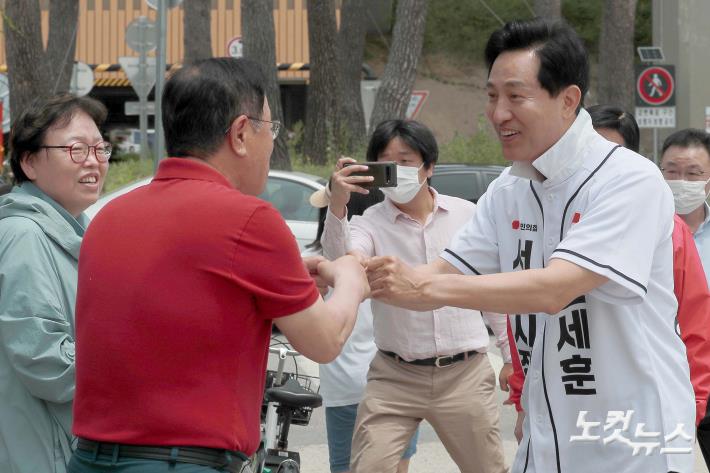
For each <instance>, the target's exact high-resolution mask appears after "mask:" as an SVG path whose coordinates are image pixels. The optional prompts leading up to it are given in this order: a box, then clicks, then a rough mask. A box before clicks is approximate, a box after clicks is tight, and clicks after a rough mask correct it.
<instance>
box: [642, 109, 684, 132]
mask: <svg viewBox="0 0 710 473" xmlns="http://www.w3.org/2000/svg"><path fill="white" fill-rule="evenodd" d="M634 115H635V116H636V123H638V126H639V128H675V126H676V125H675V107H636V111H635V113H634Z"/></svg>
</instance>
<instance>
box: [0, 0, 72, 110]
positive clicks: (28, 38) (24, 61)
mask: <svg viewBox="0 0 710 473" xmlns="http://www.w3.org/2000/svg"><path fill="white" fill-rule="evenodd" d="M39 3H40V2H39V0H29V1H28V0H6V1H5V11H4V16H3V24H4V27H5V54H6V57H7V77H8V82H9V86H10V110H11V111H12V116H13V117H16V116H18V115H20V114H21V113H22V112H23V111H24V110H25V109H26V108H27V106H28V105H29V104H30V103H31V102H32V101H33V100H34V99H36V98H43V97H49V96H50V95H56V94H61V93H65V92H67V91H68V90H69V84H70V82H71V75H72V68H73V67H74V54H75V51H76V31H77V25H78V22H79V3H78V2H77V1H76V0H51V1H50V3H49V35H48V40H47V51H46V52H45V50H44V46H43V44H42V31H41V29H40V27H39V25H41V24H42V22H41V20H40V18H41V15H40V6H39Z"/></svg>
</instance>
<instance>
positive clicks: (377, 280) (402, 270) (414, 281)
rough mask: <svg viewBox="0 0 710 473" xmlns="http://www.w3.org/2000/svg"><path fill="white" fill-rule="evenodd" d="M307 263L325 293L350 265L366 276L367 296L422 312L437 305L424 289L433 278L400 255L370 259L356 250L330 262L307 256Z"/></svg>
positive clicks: (365, 295)
mask: <svg viewBox="0 0 710 473" xmlns="http://www.w3.org/2000/svg"><path fill="white" fill-rule="evenodd" d="M304 263H305V264H306V267H307V268H308V270H309V273H310V274H311V277H313V279H314V280H315V281H316V284H317V285H318V288H319V290H320V291H321V294H324V293H325V292H327V291H328V286H331V287H334V285H335V280H336V279H337V277H338V271H339V270H340V269H342V268H344V267H347V270H348V271H354V272H361V274H362V275H364V277H366V284H365V286H366V287H367V290H366V291H365V293H364V295H363V299H366V298H368V297H371V298H373V299H377V300H379V301H382V302H384V303H387V304H390V305H394V306H397V307H402V308H405V309H410V310H418V311H423V310H431V309H433V308H435V307H436V306H435V305H434V304H432V303H431V301H427V300H425V299H426V298H425V297H424V292H423V291H424V290H425V287H426V284H427V282H428V280H429V278H428V277H427V275H426V274H424V273H423V272H422V271H421V270H418V269H416V268H412V267H411V266H408V265H407V264H405V263H403V262H402V261H401V260H400V259H399V258H397V257H394V256H375V257H371V258H366V257H364V256H362V255H360V254H357V253H353V254H348V255H345V256H342V257H340V258H338V259H337V260H335V261H328V260H326V259H325V258H323V257H311V258H304ZM355 263H357V265H358V266H359V271H358V269H356V268H354V267H353V265H354V264H355Z"/></svg>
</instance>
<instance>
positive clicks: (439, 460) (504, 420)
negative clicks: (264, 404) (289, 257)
mask: <svg viewBox="0 0 710 473" xmlns="http://www.w3.org/2000/svg"><path fill="white" fill-rule="evenodd" d="M489 346H490V347H491V348H490V350H489V352H488V357H489V359H490V360H491V364H492V365H493V368H494V370H495V371H496V373H498V371H500V368H501V367H502V366H503V360H502V359H501V357H500V353H499V352H498V350H497V348H495V343H494V339H493V338H492V337H491V342H490V345H489ZM275 360H276V357H275V355H270V359H269V369H272V366H274V364H275ZM293 370H294V366H293V362H292V361H288V360H287V364H286V365H285V371H291V372H292V371H293ZM298 370H299V373H301V374H306V375H310V376H318V365H317V364H316V363H313V362H312V361H310V360H308V359H306V358H305V357H299V358H298ZM507 397H508V394H507V393H505V392H503V391H501V390H500V389H498V398H499V400H500V403H501V417H500V429H501V435H502V437H503V448H504V450H505V457H506V460H507V463H508V465H510V464H511V463H512V461H513V458H514V456H515V451H516V449H517V447H518V444H517V442H516V440H515V436H514V435H513V428H514V426H515V420H516V418H517V414H516V412H515V408H514V407H513V406H507V405H506V406H503V405H502V404H503V401H504V400H505V399H506V398H507ZM289 450H295V451H298V452H299V453H300V455H301V471H302V473H330V468H329V466H328V444H327V441H326V434H325V414H324V409H323V408H319V409H316V410H314V411H313V414H312V416H311V422H310V424H309V425H308V426H305V427H302V426H293V427H291V433H290V435H289ZM695 458H696V462H695V472H696V473H708V469H707V467H706V466H705V462H704V461H703V457H702V454H701V453H700V450H699V449H698V448H697V445H696V447H695ZM457 471H459V470H458V468H457V467H456V464H455V463H454V462H453V461H452V460H451V458H450V457H449V455H448V453H447V452H446V449H445V448H444V446H443V445H442V444H441V442H440V441H439V438H438V437H437V435H436V432H434V429H433V428H432V427H431V425H429V424H428V423H427V422H426V421H424V422H422V424H421V426H420V429H419V443H418V444H417V454H416V455H414V457H412V460H411V463H410V468H409V472H410V473H455V472H457Z"/></svg>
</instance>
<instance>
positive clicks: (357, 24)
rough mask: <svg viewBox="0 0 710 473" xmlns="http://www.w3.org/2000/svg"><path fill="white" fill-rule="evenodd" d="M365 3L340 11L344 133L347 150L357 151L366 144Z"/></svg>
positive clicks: (349, 1)
mask: <svg viewBox="0 0 710 473" xmlns="http://www.w3.org/2000/svg"><path fill="white" fill-rule="evenodd" d="M364 10H365V2H364V0H344V1H343V6H342V8H341V10H340V31H339V33H338V52H339V57H340V58H341V62H340V65H341V71H342V80H343V84H342V85H343V89H342V93H341V94H340V95H341V100H342V103H341V105H342V107H343V109H342V129H343V138H344V143H343V145H344V148H345V150H346V151H348V153H352V152H353V151H355V150H356V149H357V148H358V147H359V146H360V145H361V144H363V143H364V141H365V112H364V111H363V109H362V98H361V94H360V79H361V77H362V60H363V56H364V53H365V33H366V29H365V18H366V16H365V15H363V11H364Z"/></svg>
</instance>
